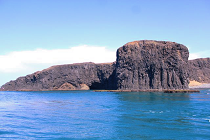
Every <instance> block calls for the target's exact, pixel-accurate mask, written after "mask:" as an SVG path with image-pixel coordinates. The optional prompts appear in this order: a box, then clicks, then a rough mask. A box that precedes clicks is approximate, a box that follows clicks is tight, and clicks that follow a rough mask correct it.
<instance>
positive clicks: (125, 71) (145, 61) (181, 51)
mask: <svg viewBox="0 0 210 140" xmlns="http://www.w3.org/2000/svg"><path fill="white" fill-rule="evenodd" d="M188 56H189V52H188V49H187V47H185V46H184V45H181V44H178V43H174V42H165V41H150V40H149V41H148V40H143V41H135V42H130V43H127V44H125V45H124V46H122V47H121V48H119V49H118V50H117V61H116V62H117V63H116V81H117V87H118V89H186V88H188V83H189V81H188V74H187V62H188Z"/></svg>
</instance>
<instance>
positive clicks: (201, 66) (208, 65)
mask: <svg viewBox="0 0 210 140" xmlns="http://www.w3.org/2000/svg"><path fill="white" fill-rule="evenodd" d="M189 79H190V81H193V80H195V81H197V82H200V83H210V58H200V59H195V60H189Z"/></svg>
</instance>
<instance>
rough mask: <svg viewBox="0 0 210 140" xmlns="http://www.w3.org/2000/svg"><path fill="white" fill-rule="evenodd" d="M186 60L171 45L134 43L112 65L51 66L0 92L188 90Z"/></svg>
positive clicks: (184, 53) (180, 50) (179, 47)
mask: <svg viewBox="0 0 210 140" xmlns="http://www.w3.org/2000/svg"><path fill="white" fill-rule="evenodd" d="M188 56H189V51H188V49H187V47H185V46H184V45H182V44H178V43H175V42H167V41H153V40H141V41H134V42H130V43H127V44H125V45H124V46H122V47H120V48H119V49H118V50H117V59H116V62H113V63H107V64H94V63H80V64H68V65H58V66H53V67H50V68H48V69H45V70H43V71H39V72H35V73H33V74H30V75H27V76H25V77H20V78H18V79H16V80H14V81H10V82H8V83H6V84H5V85H3V86H2V88H1V89H2V90H88V89H104V90H129V89H131V90H138V89H188V84H189V74H188V69H187V67H188Z"/></svg>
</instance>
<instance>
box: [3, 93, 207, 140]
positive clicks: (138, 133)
mask: <svg viewBox="0 0 210 140" xmlns="http://www.w3.org/2000/svg"><path fill="white" fill-rule="evenodd" d="M200 91H201V92H200V93H163V92H105V91H104V92H95V91H92V90H90V91H41V92H40V91H34V92H31V91H30V92H9V91H0V139H1V140H10V139H11V140H14V139H23V140H33V139H41V140H42V139H43V140H45V139H46V140H76V139H79V140H83V139H84V140H98V139H99V140H100V139H102V140H124V139H125V140H126V139H128V140H130V139H134V140H141V139H142V140H147V139H148V140H152V139H154V140H207V139H210V89H201V90H200Z"/></svg>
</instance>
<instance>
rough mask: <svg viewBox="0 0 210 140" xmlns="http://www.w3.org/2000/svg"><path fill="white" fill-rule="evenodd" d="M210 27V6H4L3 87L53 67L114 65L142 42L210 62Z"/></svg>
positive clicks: (0, 31)
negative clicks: (161, 43)
mask: <svg viewBox="0 0 210 140" xmlns="http://www.w3.org/2000/svg"><path fill="white" fill-rule="evenodd" d="M209 25H210V1H209V0H173V1H172V0H146V1H145V0H0V50H1V51H0V65H1V67H0V86H1V85H3V84H4V83H6V82H8V81H10V80H14V79H16V78H17V77H19V76H25V75H27V74H31V73H33V72H35V71H38V70H42V69H45V68H47V67H49V66H52V65H58V64H68V63H76V62H90V61H92V62H96V63H100V62H112V61H115V57H116V56H115V52H116V50H117V48H119V47H121V46H122V45H123V44H125V43H127V42H131V41H135V40H142V39H147V40H165V41H173V42H177V43H181V44H184V45H185V46H187V47H188V48H189V50H190V59H193V58H200V57H210V41H209V39H210V26H209Z"/></svg>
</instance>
